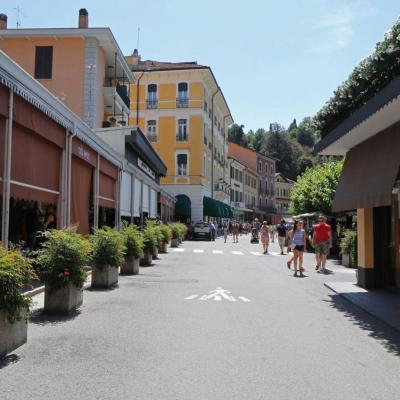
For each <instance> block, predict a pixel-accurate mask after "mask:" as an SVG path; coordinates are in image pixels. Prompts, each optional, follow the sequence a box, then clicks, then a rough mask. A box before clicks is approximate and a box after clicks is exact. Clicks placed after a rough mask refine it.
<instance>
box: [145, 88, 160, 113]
mask: <svg viewBox="0 0 400 400" xmlns="http://www.w3.org/2000/svg"><path fill="white" fill-rule="evenodd" d="M146 103H147V108H148V109H149V108H157V107H158V100H157V85H156V84H154V83H151V84H150V85H147V101H146Z"/></svg>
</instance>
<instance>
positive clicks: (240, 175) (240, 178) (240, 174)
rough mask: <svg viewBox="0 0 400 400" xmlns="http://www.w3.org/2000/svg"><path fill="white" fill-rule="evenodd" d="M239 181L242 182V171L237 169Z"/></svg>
mask: <svg viewBox="0 0 400 400" xmlns="http://www.w3.org/2000/svg"><path fill="white" fill-rule="evenodd" d="M239 182H242V183H243V171H239Z"/></svg>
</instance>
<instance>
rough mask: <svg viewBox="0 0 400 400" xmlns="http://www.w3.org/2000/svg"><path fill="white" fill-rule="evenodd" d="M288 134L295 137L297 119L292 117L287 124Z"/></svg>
mask: <svg viewBox="0 0 400 400" xmlns="http://www.w3.org/2000/svg"><path fill="white" fill-rule="evenodd" d="M287 131H288V134H289V136H290V137H291V138H296V137H297V121H296V118H294V119H293V122H292V123H291V124H290V125H289V128H288V130H287Z"/></svg>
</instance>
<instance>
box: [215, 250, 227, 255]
mask: <svg viewBox="0 0 400 400" xmlns="http://www.w3.org/2000/svg"><path fill="white" fill-rule="evenodd" d="M213 254H224V252H223V251H222V250H213Z"/></svg>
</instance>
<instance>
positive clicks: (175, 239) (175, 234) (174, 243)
mask: <svg viewBox="0 0 400 400" xmlns="http://www.w3.org/2000/svg"><path fill="white" fill-rule="evenodd" d="M171 232H172V239H171V247H178V246H179V235H180V232H179V227H178V224H172V225H171Z"/></svg>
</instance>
